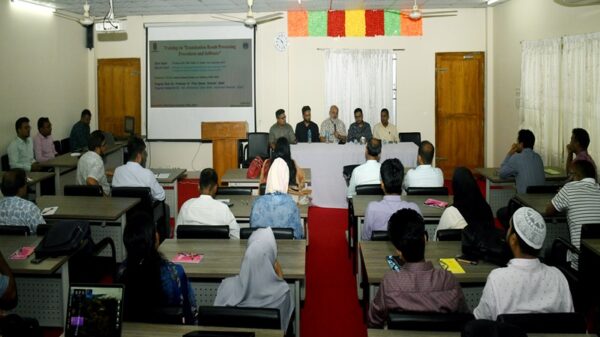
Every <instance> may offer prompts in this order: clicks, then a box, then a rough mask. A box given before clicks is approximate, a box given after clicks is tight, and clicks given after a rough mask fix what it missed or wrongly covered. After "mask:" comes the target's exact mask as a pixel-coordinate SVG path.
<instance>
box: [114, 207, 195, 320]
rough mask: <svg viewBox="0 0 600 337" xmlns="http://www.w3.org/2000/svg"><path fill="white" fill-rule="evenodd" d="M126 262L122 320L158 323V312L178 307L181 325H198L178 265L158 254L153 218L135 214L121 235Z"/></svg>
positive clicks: (190, 292)
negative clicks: (123, 317) (180, 310)
mask: <svg viewBox="0 0 600 337" xmlns="http://www.w3.org/2000/svg"><path fill="white" fill-rule="evenodd" d="M123 241H124V243H125V249H126V250H127V259H126V260H125V261H123V264H122V265H121V269H120V270H119V277H118V278H119V279H120V282H122V283H123V284H125V289H126V291H125V306H124V309H125V312H124V313H125V320H129V321H145V322H148V321H153V320H156V319H160V313H159V312H160V308H164V307H179V308H181V309H182V311H183V322H182V323H184V324H196V323H197V306H196V298H195V296H194V290H193V289H192V287H191V286H190V284H189V281H188V279H187V276H186V275H185V272H184V271H183V268H182V267H181V266H180V265H177V264H174V263H172V262H170V261H168V260H166V259H165V258H164V257H163V256H162V255H161V254H160V253H159V252H158V245H159V239H158V232H157V231H156V228H155V226H154V223H153V221H152V218H151V217H150V216H149V215H147V214H145V213H141V212H140V213H137V214H134V215H133V217H132V218H131V221H128V222H127V225H126V226H125V231H124V233H123Z"/></svg>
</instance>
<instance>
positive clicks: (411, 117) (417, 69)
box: [90, 9, 486, 170]
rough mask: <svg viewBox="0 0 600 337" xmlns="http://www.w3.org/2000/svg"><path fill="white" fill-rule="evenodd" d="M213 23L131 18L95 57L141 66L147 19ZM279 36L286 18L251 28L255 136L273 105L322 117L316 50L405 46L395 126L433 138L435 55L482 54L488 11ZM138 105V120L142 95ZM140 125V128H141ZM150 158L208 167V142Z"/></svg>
mask: <svg viewBox="0 0 600 337" xmlns="http://www.w3.org/2000/svg"><path fill="white" fill-rule="evenodd" d="M241 15H243V14H241ZM211 20H213V19H212V18H210V16H207V15H176V16H144V17H129V18H128V22H127V32H128V39H127V41H122V42H97V43H96V48H95V49H94V53H95V58H96V59H100V58H125V57H139V58H140V59H141V61H142V67H143V68H144V69H145V59H144V58H145V57H144V52H145V31H144V29H143V24H144V23H145V22H190V21H196V22H198V21H211ZM279 32H284V33H286V32H287V21H286V19H282V20H278V21H273V22H270V23H267V24H263V25H260V26H258V30H257V37H256V46H257V53H256V78H257V86H256V94H257V100H256V106H257V127H258V131H268V129H269V127H270V126H271V124H273V123H274V121H275V118H274V113H275V111H276V110H277V109H279V108H283V109H285V110H286V111H287V115H288V122H289V123H290V124H292V125H295V124H296V123H297V122H299V121H300V120H301V112H300V109H301V107H302V106H303V105H310V106H311V107H312V118H313V120H314V121H316V122H317V123H319V124H320V122H321V121H322V120H323V119H325V118H326V116H327V107H325V96H324V93H325V90H324V86H325V83H324V56H323V52H322V51H318V50H317V49H318V48H355V49H359V48H360V49H377V48H389V49H392V48H404V49H405V51H401V52H397V55H398V73H397V78H398V93H399V94H398V110H397V121H396V122H397V124H398V129H399V131H414V130H419V131H421V133H422V136H423V138H424V139H429V140H432V141H435V139H434V137H435V130H434V124H435V73H434V68H435V53H436V52H448V51H485V48H486V10H485V9H461V10H459V15H458V16H456V17H446V18H435V19H425V21H424V24H423V36H422V37H376V38H327V37H319V38H317V37H306V38H290V39H289V41H290V45H289V48H288V50H287V51H285V52H278V51H277V50H275V48H274V44H273V41H274V38H275V36H276V35H277V34H278V33H279ZM142 73H144V72H142ZM142 81H143V82H142V83H145V74H143V75H142ZM90 85H91V86H95V79H90ZM95 104H96V103H95V101H94V102H92V103H91V106H92V107H94V108H95ZM142 107H143V108H142V109H143V110H142V119H144V115H145V111H144V109H145V94H144V93H142ZM369 122H372V123H373V124H375V123H377V121H369ZM142 128H145V127H144V124H142ZM150 154H151V164H152V166H154V167H159V166H160V167H183V168H187V169H192V168H193V169H196V170H198V169H201V168H204V167H207V166H211V165H212V162H211V160H212V151H211V145H210V144H196V143H153V144H152V145H151V151H150ZM194 156H195V159H194V160H192V158H193V157H194Z"/></svg>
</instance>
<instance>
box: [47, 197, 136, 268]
mask: <svg viewBox="0 0 600 337" xmlns="http://www.w3.org/2000/svg"><path fill="white" fill-rule="evenodd" d="M139 202H140V199H139V198H113V197H75V196H54V195H44V196H41V197H40V198H39V199H38V201H37V204H38V207H39V208H40V209H41V210H43V209H44V208H46V207H54V206H58V209H57V210H56V213H54V214H52V215H44V219H46V221H48V220H87V221H90V222H98V223H99V224H100V225H99V226H92V228H91V229H92V237H93V239H94V241H96V242H98V241H100V240H102V239H103V238H105V237H110V238H112V239H113V241H114V242H115V248H116V257H117V261H118V262H121V261H123V259H124V258H125V247H124V245H123V231H124V230H125V224H126V218H127V217H126V213H127V211H128V210H130V209H131V208H133V207H134V206H135V205H137V204H138V203H139ZM92 224H94V223H92Z"/></svg>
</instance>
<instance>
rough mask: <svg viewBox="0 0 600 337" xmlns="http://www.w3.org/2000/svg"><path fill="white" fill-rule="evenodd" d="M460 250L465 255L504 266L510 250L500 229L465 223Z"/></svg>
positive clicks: (508, 258) (509, 255) (509, 256)
mask: <svg viewBox="0 0 600 337" xmlns="http://www.w3.org/2000/svg"><path fill="white" fill-rule="evenodd" d="M462 252H463V254H464V255H465V256H468V257H471V258H474V259H477V260H484V261H487V262H491V263H493V264H496V265H498V266H505V265H506V263H507V262H508V260H510V258H511V252H510V249H509V248H508V244H507V243H506V238H505V237H504V235H503V233H502V231H499V230H497V229H495V228H492V229H490V228H487V229H482V228H481V226H474V225H472V224H469V225H467V227H465V228H464V229H463V231H462Z"/></svg>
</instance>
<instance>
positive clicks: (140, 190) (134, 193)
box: [111, 187, 171, 242]
mask: <svg viewBox="0 0 600 337" xmlns="http://www.w3.org/2000/svg"><path fill="white" fill-rule="evenodd" d="M111 194H112V196H113V197H124V198H140V202H139V203H138V204H137V205H136V206H134V207H133V208H132V209H130V210H129V211H127V218H129V217H130V216H131V215H133V214H135V213H136V212H140V211H141V212H145V213H146V214H148V215H150V216H151V217H152V219H154V221H155V223H156V228H157V230H158V234H159V235H160V239H161V242H162V241H163V240H164V239H166V238H168V237H171V229H170V224H169V223H168V222H169V215H168V214H167V213H166V207H165V203H164V201H155V200H154V199H152V194H151V193H150V187H113V188H112V190H111ZM158 208H162V216H161V217H159V218H158V219H156V217H155V216H154V214H155V213H154V211H155V209H157V211H158Z"/></svg>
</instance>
